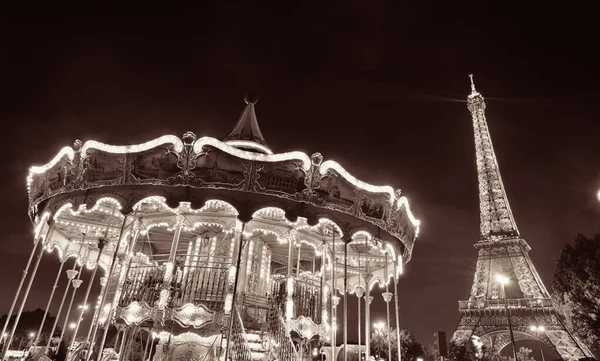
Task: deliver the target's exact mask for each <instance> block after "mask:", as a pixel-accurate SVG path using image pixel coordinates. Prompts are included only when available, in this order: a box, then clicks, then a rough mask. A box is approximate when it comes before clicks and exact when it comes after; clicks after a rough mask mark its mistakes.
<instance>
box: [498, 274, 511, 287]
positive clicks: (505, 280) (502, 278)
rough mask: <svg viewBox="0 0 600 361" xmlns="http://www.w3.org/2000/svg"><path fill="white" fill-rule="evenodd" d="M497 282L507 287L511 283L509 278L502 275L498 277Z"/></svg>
mask: <svg viewBox="0 0 600 361" xmlns="http://www.w3.org/2000/svg"><path fill="white" fill-rule="evenodd" d="M496 281H497V282H498V283H500V284H501V285H502V286H505V285H507V284H508V283H509V282H510V280H509V278H508V277H506V276H505V275H502V274H497V275H496Z"/></svg>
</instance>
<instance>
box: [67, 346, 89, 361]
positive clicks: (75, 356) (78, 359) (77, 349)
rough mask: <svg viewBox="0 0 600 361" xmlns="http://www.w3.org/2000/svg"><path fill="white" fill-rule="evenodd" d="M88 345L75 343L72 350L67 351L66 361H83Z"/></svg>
mask: <svg viewBox="0 0 600 361" xmlns="http://www.w3.org/2000/svg"><path fill="white" fill-rule="evenodd" d="M87 350H88V344H87V342H76V343H75V346H74V347H73V349H71V350H70V351H69V354H68V355H67V360H66V361H82V360H85V356H86V354H87Z"/></svg>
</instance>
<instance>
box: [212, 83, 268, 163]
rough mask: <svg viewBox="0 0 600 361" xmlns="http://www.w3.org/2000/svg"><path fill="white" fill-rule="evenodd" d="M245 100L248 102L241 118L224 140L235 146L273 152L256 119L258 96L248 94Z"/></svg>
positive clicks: (266, 152)
mask: <svg viewBox="0 0 600 361" xmlns="http://www.w3.org/2000/svg"><path fill="white" fill-rule="evenodd" d="M244 101H245V102H246V107H245V108H244V111H243V112H242V115H241V116H240V119H239V120H238V121H237V123H236V124H235V126H234V127H233V129H232V130H231V132H230V133H229V134H228V135H227V136H226V137H225V138H223V142H224V143H225V144H229V145H231V146H232V147H235V148H240V149H247V150H250V151H256V152H260V153H265V154H273V152H272V151H271V149H269V146H268V145H267V142H266V141H265V138H264V137H263V135H262V133H261V131H260V127H259V126H258V120H257V119H256V111H255V110H254V105H255V104H256V103H257V102H258V97H251V96H248V95H247V96H246V97H245V98H244Z"/></svg>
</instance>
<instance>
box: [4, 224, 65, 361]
mask: <svg viewBox="0 0 600 361" xmlns="http://www.w3.org/2000/svg"><path fill="white" fill-rule="evenodd" d="M53 229H54V227H52V226H50V227H49V228H48V232H47V233H46V237H44V240H46V239H48V236H49V235H50V234H51V232H52V230H53ZM43 254H44V242H43V243H42V246H41V247H40V250H39V253H38V256H37V259H36V261H35V265H34V266H33V271H32V272H31V277H30V278H29V283H27V288H26V289H25V295H24V296H23V300H21V306H19V311H17V316H16V317H15V323H14V324H13V327H12V330H11V331H10V335H9V336H8V341H6V344H5V345H4V350H3V351H2V360H4V358H5V357H6V352H7V351H8V349H9V348H10V344H11V343H12V340H13V337H14V336H15V331H16V330H17V325H18V324H19V320H20V319H21V314H23V308H24V307H25V302H27V298H28V297H29V291H31V285H33V281H34V280H35V276H36V273H37V270H38V267H39V266H40V261H41V260H42V255H43ZM10 316H11V315H10V314H8V316H7V320H6V321H7V322H8V320H10Z"/></svg>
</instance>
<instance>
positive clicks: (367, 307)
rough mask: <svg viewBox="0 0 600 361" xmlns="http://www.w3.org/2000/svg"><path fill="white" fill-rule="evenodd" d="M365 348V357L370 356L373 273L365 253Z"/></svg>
mask: <svg viewBox="0 0 600 361" xmlns="http://www.w3.org/2000/svg"><path fill="white" fill-rule="evenodd" d="M365 259H366V260H365V271H366V272H367V273H366V274H365V331H366V332H365V349H366V353H365V354H366V359H367V360H369V358H370V357H371V301H373V296H371V279H372V278H373V274H372V273H370V272H369V255H368V254H366V255H365Z"/></svg>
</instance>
